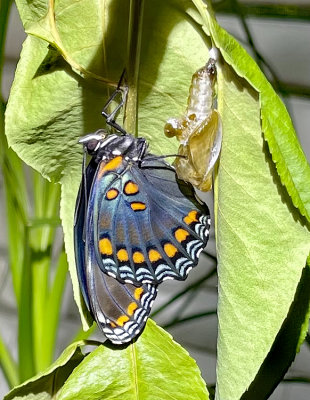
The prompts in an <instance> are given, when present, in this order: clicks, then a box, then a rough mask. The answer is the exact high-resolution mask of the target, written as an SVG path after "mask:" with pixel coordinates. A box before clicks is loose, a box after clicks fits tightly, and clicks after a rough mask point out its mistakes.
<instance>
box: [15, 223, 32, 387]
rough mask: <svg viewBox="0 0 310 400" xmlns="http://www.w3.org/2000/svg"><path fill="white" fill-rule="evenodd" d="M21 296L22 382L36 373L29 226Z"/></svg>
mask: <svg viewBox="0 0 310 400" xmlns="http://www.w3.org/2000/svg"><path fill="white" fill-rule="evenodd" d="M20 297H21V298H20V306H19V309H18V317H19V321H18V352H19V379H20V382H23V381H25V380H26V379H28V378H30V377H31V376H33V375H34V374H35V367H34V358H33V325H32V318H33V315H32V297H33V296H32V269H31V250H30V243H29V229H28V227H25V234H24V260H23V269H22V277H21V289H20Z"/></svg>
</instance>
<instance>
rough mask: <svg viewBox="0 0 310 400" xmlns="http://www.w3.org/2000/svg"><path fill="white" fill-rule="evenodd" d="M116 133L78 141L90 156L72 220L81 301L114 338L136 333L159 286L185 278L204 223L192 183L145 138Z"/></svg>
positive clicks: (205, 214)
mask: <svg viewBox="0 0 310 400" xmlns="http://www.w3.org/2000/svg"><path fill="white" fill-rule="evenodd" d="M115 125H116V124H115ZM115 125H113V126H115ZM122 132H123V133H122V134H121V135H117V134H107V133H106V132H105V131H104V130H99V131H97V132H95V133H94V134H90V135H87V136H84V137H83V138H81V139H80V143H82V144H83V146H84V149H85V151H86V152H88V154H90V155H91V157H92V158H91V160H90V162H89V164H88V166H87V168H86V169H85V170H84V168H83V178H82V182H81V186H80V191H79V196H78V199H77V204H76V215H75V226H74V236H75V252H76V264H77V272H78V278H79V283H80V288H81V292H82V295H83V298H84V301H85V303H86V306H87V308H88V310H89V311H90V313H91V314H92V316H93V318H94V319H95V320H96V322H97V324H98V326H99V327H100V328H101V330H102V331H103V333H104V334H105V336H106V337H107V338H108V339H110V340H111V341H112V342H113V343H116V344H122V343H126V342H129V341H131V340H132V339H133V338H135V337H136V336H137V335H138V334H139V333H140V332H141V330H142V329H143V327H144V325H145V323H146V320H147V318H148V315H149V313H150V311H151V307H152V304H153V301H154V299H155V297H156V294H157V286H158V284H160V283H161V282H163V281H164V280H166V279H177V280H184V279H186V277H187V274H188V272H189V271H190V270H191V269H192V268H193V267H195V266H196V265H197V263H198V257H199V254H200V252H201V251H202V250H203V248H204V247H205V246H206V244H207V240H208V235H209V227H210V218H209V210H208V207H207V206H206V205H205V204H204V203H202V202H201V201H200V200H199V199H198V197H197V195H196V193H195V191H194V189H193V187H192V185H191V184H188V183H185V182H184V181H181V180H179V179H178V178H177V176H176V174H175V170H174V168H173V167H172V166H171V165H170V164H168V163H167V162H166V161H164V160H163V158H162V157H160V156H155V155H153V154H150V153H149V152H148V150H147V147H148V146H147V142H146V140H145V139H143V138H135V137H133V136H132V135H130V134H128V133H125V132H124V131H123V130H122Z"/></svg>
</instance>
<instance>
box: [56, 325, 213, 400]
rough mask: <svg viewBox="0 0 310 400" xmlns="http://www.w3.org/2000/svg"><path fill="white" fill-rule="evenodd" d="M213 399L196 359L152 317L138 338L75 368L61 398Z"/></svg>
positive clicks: (97, 352) (98, 352)
mask: <svg viewBox="0 0 310 400" xmlns="http://www.w3.org/2000/svg"><path fill="white" fill-rule="evenodd" d="M208 398H209V396H208V393H207V389H206V385H205V382H204V381H203V379H202V378H201V375H200V371H199V369H198V367H197V365H196V363H195V361H194V360H193V359H192V358H190V357H189V355H188V353H187V352H186V351H185V350H184V349H182V348H181V347H180V346H179V345H178V344H177V343H175V342H174V341H173V340H172V338H171V336H170V335H169V334H168V333H166V332H165V331H164V330H163V329H161V328H159V327H157V326H156V324H155V323H154V322H152V321H151V320H149V321H148V323H147V326H146V329H145V331H144V333H143V335H142V336H141V337H140V338H139V339H138V340H137V342H135V343H133V344H130V345H129V346H127V347H125V348H123V349H120V348H119V347H118V348H117V349H116V348H115V347H113V348H109V347H105V346H100V347H98V348H97V349H96V350H94V351H93V352H92V353H90V354H89V355H88V356H87V357H85V359H84V361H83V362H82V363H81V364H80V365H79V366H78V367H77V368H76V369H75V370H74V371H73V373H72V374H71V376H70V377H69V378H68V380H67V381H66V383H65V384H64V387H63V389H62V391H61V392H60V394H59V397H58V400H75V399H88V400H100V399H106V400H112V399H122V400H135V399H136V400H138V399H139V400H167V399H174V400H183V399H195V400H198V399H201V400H202V399H204V400H207V399H208Z"/></svg>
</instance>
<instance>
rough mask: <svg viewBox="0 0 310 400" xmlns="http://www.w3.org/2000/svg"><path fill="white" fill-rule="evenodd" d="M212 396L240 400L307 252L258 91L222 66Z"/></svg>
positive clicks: (309, 243) (308, 242)
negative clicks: (265, 131) (267, 137)
mask: <svg viewBox="0 0 310 400" xmlns="http://www.w3.org/2000/svg"><path fill="white" fill-rule="evenodd" d="M218 81H219V98H218V100H219V111H220V113H221V116H222V123H223V132H224V136H223V146H222V154H221V160H220V165H219V171H218V198H217V213H218V224H217V253H218V261H219V307H218V316H219V338H218V366H217V382H218V386H217V398H218V399H227V398H228V399H230V400H234V399H236V400H237V399H239V398H240V396H241V395H242V393H243V392H244V391H245V390H246V388H247V387H248V386H249V384H250V383H251V382H252V380H253V379H254V377H255V375H256V373H257V372H258V369H259V367H260V365H261V364H262V362H263V361H264V359H265V357H266V355H267V353H268V351H269V350H270V348H271V345H272V343H273V341H274V340H275V337H276V335H277V333H278V331H279V329H280V327H281V325H282V323H283V321H284V319H285V317H286V315H287V313H288V310H289V308H290V305H291V303H292V301H293V298H294V294H295V291H296V288H297V285H298V282H299V280H300V277H301V271H302V268H303V267H304V266H305V263H306V258H307V255H308V254H309V250H310V235H309V231H308V230H307V228H306V226H305V225H304V219H303V218H302V217H301V215H300V213H299V212H298V210H297V209H296V208H294V207H293V205H292V204H291V200H290V197H289V196H288V194H287V192H286V190H285V188H284V187H283V186H282V185H281V182H280V179H279V176H278V174H277V171H276V169H275V166H274V164H273V162H272V158H271V155H270V153H269V151H268V146H267V144H266V142H264V139H263V136H262V132H261V120H260V104H259V97H258V94H257V92H255V91H254V89H253V88H251V87H250V86H249V85H248V84H247V83H246V81H245V80H243V79H241V78H239V77H238V76H237V75H236V74H235V73H234V71H233V70H232V68H230V67H229V66H228V65H227V64H226V65H225V66H223V68H222V70H221V72H220V73H219V78H218Z"/></svg>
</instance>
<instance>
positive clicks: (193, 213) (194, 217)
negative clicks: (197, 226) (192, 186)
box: [183, 210, 198, 225]
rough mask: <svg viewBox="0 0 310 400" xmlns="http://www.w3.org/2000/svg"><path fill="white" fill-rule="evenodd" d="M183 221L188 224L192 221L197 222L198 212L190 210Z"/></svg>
mask: <svg viewBox="0 0 310 400" xmlns="http://www.w3.org/2000/svg"><path fill="white" fill-rule="evenodd" d="M183 221H184V222H185V223H186V224H187V225H190V224H191V223H192V222H198V213H197V211H196V210H192V211H190V212H189V213H188V214H187V216H186V217H184V218H183Z"/></svg>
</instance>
